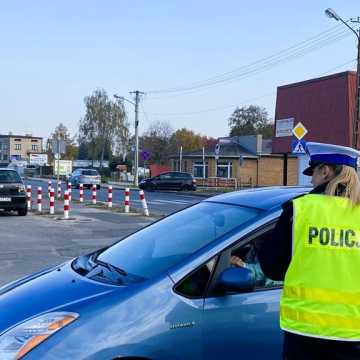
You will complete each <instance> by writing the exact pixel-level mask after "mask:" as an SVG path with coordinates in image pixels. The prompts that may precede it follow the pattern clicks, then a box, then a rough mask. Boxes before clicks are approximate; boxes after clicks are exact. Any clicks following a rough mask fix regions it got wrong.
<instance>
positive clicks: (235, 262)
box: [230, 256, 245, 267]
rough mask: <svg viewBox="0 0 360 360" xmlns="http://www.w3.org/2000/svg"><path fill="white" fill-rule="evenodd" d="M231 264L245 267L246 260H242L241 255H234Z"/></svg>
mask: <svg viewBox="0 0 360 360" xmlns="http://www.w3.org/2000/svg"><path fill="white" fill-rule="evenodd" d="M230 264H231V265H234V266H238V267H244V266H245V262H244V261H242V260H241V259H240V258H239V257H237V256H232V257H231V258H230Z"/></svg>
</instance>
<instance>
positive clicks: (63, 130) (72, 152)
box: [47, 123, 78, 160]
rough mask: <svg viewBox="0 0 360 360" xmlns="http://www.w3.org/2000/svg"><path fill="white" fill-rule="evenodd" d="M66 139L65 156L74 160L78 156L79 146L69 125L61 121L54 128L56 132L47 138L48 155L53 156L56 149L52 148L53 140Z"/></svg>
mask: <svg viewBox="0 0 360 360" xmlns="http://www.w3.org/2000/svg"><path fill="white" fill-rule="evenodd" d="M58 139H59V140H64V141H65V146H66V152H65V154H64V156H63V158H64V159H66V160H74V159H76V158H77V156H78V146H77V144H76V141H75V137H71V135H70V133H69V131H68V129H67V127H66V126H65V125H64V124H63V123H60V124H59V125H58V126H57V127H56V128H55V130H54V132H53V133H52V134H51V135H50V137H49V139H48V140H47V149H48V155H49V156H50V157H53V155H54V151H53V150H54V149H52V141H53V140H58Z"/></svg>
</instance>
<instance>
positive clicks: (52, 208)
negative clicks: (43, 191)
mask: <svg viewBox="0 0 360 360" xmlns="http://www.w3.org/2000/svg"><path fill="white" fill-rule="evenodd" d="M54 214H55V190H54V189H53V188H51V189H50V215H54Z"/></svg>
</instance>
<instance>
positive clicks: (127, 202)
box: [125, 188, 130, 213]
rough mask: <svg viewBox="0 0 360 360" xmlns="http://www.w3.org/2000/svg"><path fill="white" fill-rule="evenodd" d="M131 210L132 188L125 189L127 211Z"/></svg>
mask: <svg viewBox="0 0 360 360" xmlns="http://www.w3.org/2000/svg"><path fill="white" fill-rule="evenodd" d="M129 211H130V189H129V188H126V189H125V212H126V213H128V212H129Z"/></svg>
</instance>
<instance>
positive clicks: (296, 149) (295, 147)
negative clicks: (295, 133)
mask: <svg viewBox="0 0 360 360" xmlns="http://www.w3.org/2000/svg"><path fill="white" fill-rule="evenodd" d="M305 149H306V141H305V140H299V141H298V140H292V141H291V151H292V153H293V154H306V151H305Z"/></svg>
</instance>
